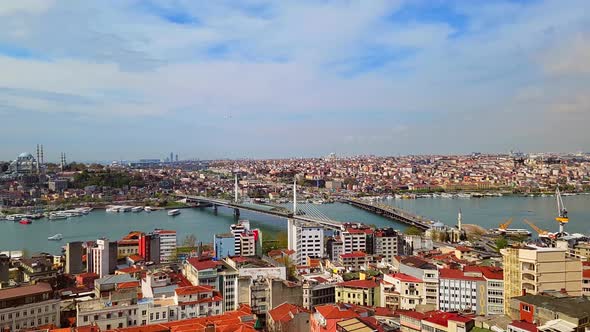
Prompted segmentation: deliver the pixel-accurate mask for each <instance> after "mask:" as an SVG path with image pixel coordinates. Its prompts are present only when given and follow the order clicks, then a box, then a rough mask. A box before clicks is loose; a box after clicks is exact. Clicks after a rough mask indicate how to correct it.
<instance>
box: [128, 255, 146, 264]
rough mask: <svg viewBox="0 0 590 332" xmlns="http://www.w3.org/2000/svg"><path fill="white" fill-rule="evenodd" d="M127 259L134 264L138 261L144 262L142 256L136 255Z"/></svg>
mask: <svg viewBox="0 0 590 332" xmlns="http://www.w3.org/2000/svg"><path fill="white" fill-rule="evenodd" d="M129 259H130V260H132V261H134V262H139V261H143V260H144V258H143V256H141V255H137V254H135V255H131V256H129Z"/></svg>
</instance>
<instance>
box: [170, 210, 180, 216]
mask: <svg viewBox="0 0 590 332" xmlns="http://www.w3.org/2000/svg"><path fill="white" fill-rule="evenodd" d="M179 214H180V210H179V209H174V210H170V211H168V215H169V216H177V215H179Z"/></svg>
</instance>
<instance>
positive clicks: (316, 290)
mask: <svg viewBox="0 0 590 332" xmlns="http://www.w3.org/2000/svg"><path fill="white" fill-rule="evenodd" d="M336 283H337V282H336V281H334V280H328V279H326V278H324V277H320V276H318V277H314V278H305V279H304V281H303V285H302V289H303V307H304V308H305V309H312V308H313V307H315V306H318V305H323V304H328V303H335V302H336V288H335V287H336Z"/></svg>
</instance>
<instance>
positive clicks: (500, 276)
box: [463, 266, 504, 280]
mask: <svg viewBox="0 0 590 332" xmlns="http://www.w3.org/2000/svg"><path fill="white" fill-rule="evenodd" d="M463 271H465V272H481V274H483V276H484V277H485V278H486V279H495V280H504V270H503V269H502V268H500V267H493V266H465V268H464V269H463Z"/></svg>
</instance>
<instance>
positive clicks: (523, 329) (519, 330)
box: [506, 320, 561, 332]
mask: <svg viewBox="0 0 590 332" xmlns="http://www.w3.org/2000/svg"><path fill="white" fill-rule="evenodd" d="M506 331H507V332H537V331H539V329H538V328H537V325H535V324H532V323H529V322H524V321H519V320H515V321H513V322H512V323H510V324H508V326H507V327H506ZM558 331H561V330H558Z"/></svg>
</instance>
